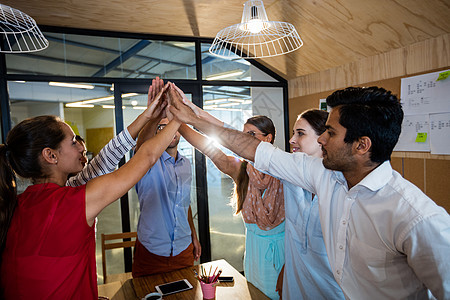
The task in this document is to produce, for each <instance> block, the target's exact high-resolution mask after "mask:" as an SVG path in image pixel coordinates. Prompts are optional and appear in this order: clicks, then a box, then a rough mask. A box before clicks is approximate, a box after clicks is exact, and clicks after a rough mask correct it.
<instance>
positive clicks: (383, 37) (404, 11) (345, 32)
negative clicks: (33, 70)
mask: <svg viewBox="0 0 450 300" xmlns="http://www.w3.org/2000/svg"><path fill="white" fill-rule="evenodd" d="M244 2H245V1H244V0H228V1H227V0H165V1H149V0H129V1H123V0H108V1H106V0H76V1H75V0H46V1H42V0H39V1H38V0H6V1H2V3H3V4H6V5H10V6H12V7H14V8H17V9H20V10H22V11H23V12H25V13H27V14H29V15H30V16H32V17H33V18H35V19H36V21H37V22H38V24H42V25H52V26H63V27H73V28H86V29H96V30H110V31H122V32H136V33H150V34H165V35H181V36H202V37H214V36H215V35H216V33H217V32H218V31H219V30H221V29H223V28H225V27H228V26H231V25H233V24H236V23H239V22H240V20H241V17H242V9H243V3H244ZM264 5H265V8H266V11H267V15H268V18H269V20H271V21H284V22H289V23H292V24H293V25H294V26H295V27H296V29H297V31H298V32H299V34H300V36H301V38H302V40H303V41H304V46H303V47H301V48H300V49H299V50H297V51H294V52H292V53H290V54H287V55H283V56H280V57H273V58H266V59H263V60H262V62H263V64H265V65H266V66H268V67H270V68H271V69H273V70H274V71H275V72H277V73H279V74H280V75H282V76H283V77H285V78H286V79H292V78H295V77H298V76H302V75H306V74H311V73H316V72H319V71H323V70H327V69H330V68H334V67H336V66H339V65H343V64H346V63H349V62H352V61H356V60H359V59H363V58H365V57H370V56H374V55H377V54H380V53H384V52H388V51H391V50H393V49H398V48H402V47H405V46H408V45H411V44H414V43H417V42H420V41H424V40H428V39H430V38H433V37H437V36H441V35H443V34H446V33H449V32H450V23H449V22H448V20H450V0H427V1H423V0H377V1H374V0H270V1H269V0H267V1H264Z"/></svg>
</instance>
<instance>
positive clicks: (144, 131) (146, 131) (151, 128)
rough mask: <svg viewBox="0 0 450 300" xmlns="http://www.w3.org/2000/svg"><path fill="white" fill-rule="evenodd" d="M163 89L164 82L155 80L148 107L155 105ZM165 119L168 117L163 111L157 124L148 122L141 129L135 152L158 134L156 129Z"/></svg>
mask: <svg viewBox="0 0 450 300" xmlns="http://www.w3.org/2000/svg"><path fill="white" fill-rule="evenodd" d="M163 88H164V81H163V80H162V79H160V78H159V77H156V78H155V79H153V80H152V85H151V86H150V87H149V89H148V100H147V106H150V105H151V104H152V103H153V101H154V100H155V98H156V96H157V95H158V94H159V92H160V91H161V90H162V89H163ZM165 117H166V115H165V110H162V111H161V113H160V114H159V115H158V118H157V121H156V122H148V123H147V124H146V125H145V126H143V127H140V128H139V131H137V133H136V135H137V134H139V137H138V140H137V143H136V149H135V152H137V151H138V150H139V148H140V147H141V146H142V144H143V143H144V142H145V141H146V140H148V139H150V138H151V137H153V136H154V135H155V134H156V127H157V126H158V122H159V121H160V120H161V119H162V118H165Z"/></svg>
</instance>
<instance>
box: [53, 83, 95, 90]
mask: <svg viewBox="0 0 450 300" xmlns="http://www.w3.org/2000/svg"><path fill="white" fill-rule="evenodd" d="M48 85H51V86H60V87H70V88H76V89H86V90H92V89H93V88H94V86H93V85H92V84H87V83H70V82H56V81H50V82H49V83H48Z"/></svg>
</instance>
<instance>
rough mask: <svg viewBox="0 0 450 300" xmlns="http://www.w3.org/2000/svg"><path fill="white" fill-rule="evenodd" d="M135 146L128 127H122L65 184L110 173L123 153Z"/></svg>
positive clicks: (79, 183) (77, 182)
mask: <svg viewBox="0 0 450 300" xmlns="http://www.w3.org/2000/svg"><path fill="white" fill-rule="evenodd" d="M134 146H136V141H135V140H134V139H133V138H132V137H131V135H130V133H129V132H128V129H124V130H123V131H122V132H120V133H119V134H118V135H117V136H115V137H114V138H113V139H111V141H109V143H108V144H106V146H105V147H103V149H102V150H100V152H99V153H98V154H97V155H96V156H95V157H94V158H93V159H92V160H91V161H90V162H89V163H88V164H87V165H86V166H85V167H84V168H83V170H82V171H81V172H80V173H78V174H77V175H75V176H73V177H70V178H69V179H68V180H67V182H66V185H67V186H79V185H83V184H86V183H87V182H88V181H89V180H91V179H92V178H95V177H97V176H100V175H104V174H107V173H111V172H112V171H114V170H115V168H116V166H117V165H118V164H119V161H120V160H121V159H122V157H124V156H125V154H126V153H127V152H128V151H130V150H131V149H132V148H133V147H134Z"/></svg>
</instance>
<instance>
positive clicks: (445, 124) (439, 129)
mask: <svg viewBox="0 0 450 300" xmlns="http://www.w3.org/2000/svg"><path fill="white" fill-rule="evenodd" d="M430 135H431V136H430V138H431V143H430V146H431V153H432V154H450V113H442V114H430Z"/></svg>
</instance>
